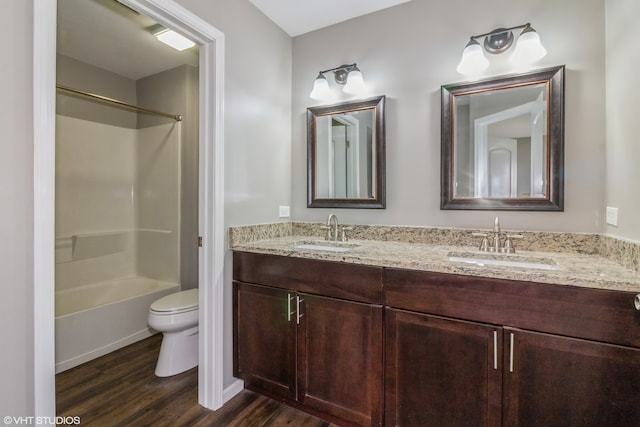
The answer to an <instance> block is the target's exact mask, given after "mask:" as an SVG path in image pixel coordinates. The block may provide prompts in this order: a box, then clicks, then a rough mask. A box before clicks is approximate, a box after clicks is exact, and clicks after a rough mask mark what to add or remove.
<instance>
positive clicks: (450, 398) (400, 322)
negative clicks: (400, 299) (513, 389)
mask: <svg viewBox="0 0 640 427" xmlns="http://www.w3.org/2000/svg"><path fill="white" fill-rule="evenodd" d="M385 324H386V336H385V340H386V362H385V365H386V367H385V381H386V384H385V390H386V395H385V425H386V426H402V427H409V426H415V427H427V426H436V427H446V426H452V427H459V426H474V427H475V426H499V425H500V424H501V412H502V409H501V408H502V368H503V366H502V363H503V361H502V339H501V337H502V328H500V327H494V326H490V325H484V324H478V323H473V322H466V321H459V320H454V319H448V318H442V317H437V316H431V315H425V314H418V313H413V312H407V311H401V310H396V309H391V308H387V309H386V311H385Z"/></svg>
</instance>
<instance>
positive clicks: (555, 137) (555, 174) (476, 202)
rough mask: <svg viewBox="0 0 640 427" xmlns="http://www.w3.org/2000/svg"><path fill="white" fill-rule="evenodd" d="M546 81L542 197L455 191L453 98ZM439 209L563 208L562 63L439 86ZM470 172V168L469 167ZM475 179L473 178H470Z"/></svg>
mask: <svg viewBox="0 0 640 427" xmlns="http://www.w3.org/2000/svg"><path fill="white" fill-rule="evenodd" d="M541 84H544V85H546V111H547V116H546V119H547V120H546V135H547V138H546V141H544V143H546V146H545V155H546V158H545V159H544V160H546V170H545V173H546V176H545V178H546V189H545V190H546V191H545V194H544V196H543V197H535V198H534V197H503V198H491V197H475V196H474V197H467V196H464V197H462V196H459V195H457V194H456V192H455V189H454V186H455V185H456V176H455V175H454V173H455V163H454V161H455V159H454V153H455V150H454V143H455V129H456V99H460V100H462V98H458V97H462V96H466V95H471V94H481V93H487V92H489V91H500V90H503V89H515V88H519V87H523V86H529V85H541ZM441 101H442V115H441V120H442V122H441V126H442V127H441V176H440V184H441V191H440V209H443V210H447V209H456V210H522V211H563V210H564V66H558V67H552V68H545V69H542V70H537V71H533V72H529V73H524V74H517V75H510V76H503V77H497V78H491V79H487V80H482V81H477V82H468V83H459V84H449V85H444V86H442V87H441ZM471 172H473V171H471ZM474 179H477V178H474Z"/></svg>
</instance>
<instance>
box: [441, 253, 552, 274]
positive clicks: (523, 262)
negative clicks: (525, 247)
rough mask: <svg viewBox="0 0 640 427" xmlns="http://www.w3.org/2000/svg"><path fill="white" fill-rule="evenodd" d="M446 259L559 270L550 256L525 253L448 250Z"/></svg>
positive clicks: (469, 262) (481, 264)
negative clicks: (535, 255)
mask: <svg viewBox="0 0 640 427" xmlns="http://www.w3.org/2000/svg"><path fill="white" fill-rule="evenodd" d="M447 260H448V261H453V262H466V263H468V264H475V265H479V266H485V265H492V266H500V267H516V268H532V269H536V270H559V269H560V266H559V265H558V264H557V263H556V262H555V261H554V260H552V259H550V258H542V257H533V256H526V255H522V256H520V255H512V254H493V253H485V252H480V253H476V252H449V253H448V254H447Z"/></svg>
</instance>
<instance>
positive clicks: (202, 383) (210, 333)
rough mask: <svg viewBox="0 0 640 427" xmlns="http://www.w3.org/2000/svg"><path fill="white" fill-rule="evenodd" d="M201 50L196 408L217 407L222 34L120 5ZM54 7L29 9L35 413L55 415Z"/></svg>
mask: <svg viewBox="0 0 640 427" xmlns="http://www.w3.org/2000/svg"><path fill="white" fill-rule="evenodd" d="M120 3H123V4H124V5H126V6H128V7H130V8H132V9H134V10H137V11H138V12H140V13H143V14H144V15H146V16H148V17H150V18H152V19H154V20H155V21H157V22H158V23H160V24H162V25H164V26H166V27H168V28H172V29H175V30H177V31H178V32H180V33H182V34H183V35H185V36H187V37H188V38H190V39H191V40H193V41H195V42H196V43H197V44H198V45H199V46H200V60H199V69H200V72H199V83H200V85H199V86H200V94H201V96H200V107H199V119H200V124H199V144H198V146H199V150H198V151H199V177H198V182H199V195H198V199H199V209H198V216H199V220H198V222H199V226H198V228H199V235H200V236H201V237H202V242H203V243H202V247H201V248H200V249H199V274H198V276H199V283H200V286H201V292H200V315H199V316H200V318H199V323H200V325H201V329H200V350H199V351H200V353H199V360H200V369H199V393H198V394H199V396H198V401H199V403H200V404H201V405H203V406H205V407H207V408H210V409H217V408H219V407H220V406H222V404H223V403H224V402H223V380H222V378H223V372H222V369H223V368H222V366H223V361H222V358H223V346H222V344H223V337H222V332H223V330H222V321H223V317H222V314H223V313H222V312H223V307H222V301H223V298H222V295H223V265H224V242H223V236H224V218H223V200H224V194H223V191H224V186H223V177H224V175H223V152H224V149H223V147H224V140H223V135H224V133H223V126H222V124H223V116H222V114H223V113H222V110H221V108H220V107H221V105H222V99H223V82H224V79H223V70H224V35H223V34H222V33H221V32H220V31H218V30H217V29H215V28H214V27H213V26H211V25H210V24H209V23H207V22H205V21H203V20H202V19H201V18H199V17H197V16H196V15H194V14H193V13H191V12H189V11H188V10H186V9H184V8H183V7H182V6H179V5H178V4H176V3H175V2H173V1H166V0H163V1H161V0H120ZM56 14H57V4H56V2H55V1H51V2H39V1H36V2H34V105H36V106H38V108H36V109H35V111H34V170H35V171H36V172H35V176H34V224H35V225H34V390H35V393H34V394H35V395H34V413H35V415H36V416H49V417H53V416H54V415H55V373H54V363H55V362H54V346H55V345H54V310H53V304H52V302H53V300H54V262H55V256H54V243H55V242H54V236H55V234H54V221H53V218H54V194H55V90H54V87H55V84H56V81H55V80H56V79H55V69H56V44H55V40H56V25H57V22H56Z"/></svg>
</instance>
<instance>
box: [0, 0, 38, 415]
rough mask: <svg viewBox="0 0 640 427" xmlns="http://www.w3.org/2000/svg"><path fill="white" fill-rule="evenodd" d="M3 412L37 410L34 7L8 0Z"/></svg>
mask: <svg viewBox="0 0 640 427" xmlns="http://www.w3.org/2000/svg"><path fill="white" fill-rule="evenodd" d="M2 7H3V11H2V14H0V37H2V39H4V40H11V43H7V44H6V45H5V46H4V48H3V55H2V59H1V61H2V62H1V65H2V67H0V70H2V71H1V73H2V78H0V93H2V97H1V98H0V110H2V114H1V115H0V141H2V142H1V143H0V180H1V181H2V183H3V184H2V185H0V289H1V295H2V297H1V299H2V305H3V309H2V310H0V322H2V325H3V327H2V329H1V332H0V340H1V341H2V351H0V367H1V370H0V377H1V378H2V381H0V396H1V397H0V413H1V414H2V415H5V416H6V415H13V416H20V415H29V414H33V410H34V402H33V398H34V395H33V348H34V347H33V324H34V322H33V243H32V242H33V130H32V129H33V127H32V125H33V124H32V120H33V102H32V98H33V79H32V77H31V76H32V70H33V60H32V55H33V48H32V42H33V36H32V34H33V5H32V2H29V1H24V0H8V1H5V2H3V4H2Z"/></svg>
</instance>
